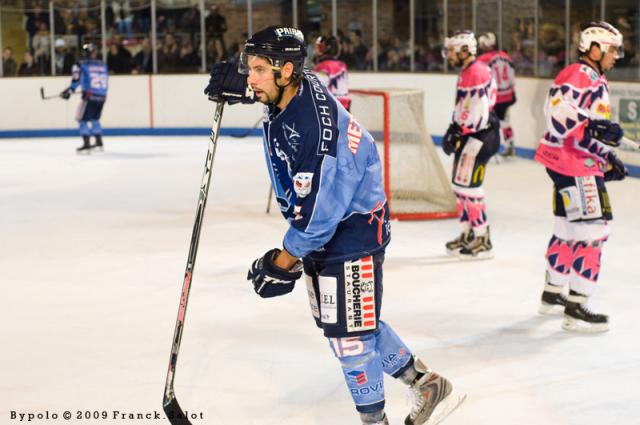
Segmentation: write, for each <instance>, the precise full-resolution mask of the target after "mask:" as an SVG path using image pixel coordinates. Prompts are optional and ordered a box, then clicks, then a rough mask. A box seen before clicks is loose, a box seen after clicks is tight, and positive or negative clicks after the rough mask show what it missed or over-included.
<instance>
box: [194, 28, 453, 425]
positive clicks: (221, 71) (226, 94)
mask: <svg viewBox="0 0 640 425" xmlns="http://www.w3.org/2000/svg"><path fill="white" fill-rule="evenodd" d="M306 51H307V50H306V43H305V41H304V35H303V34H302V32H301V31H300V30H298V29H296V28H287V27H268V28H266V29H264V30H262V31H259V32H257V33H255V34H253V36H252V37H251V38H250V39H249V40H247V42H246V43H245V46H244V52H243V55H242V56H241V59H240V68H238V65H237V64H231V63H224V62H223V63H217V64H215V65H214V66H213V70H212V72H211V80H210V82H209V85H208V86H207V88H206V90H205V93H206V94H207V95H208V96H209V98H210V99H211V100H215V101H218V102H220V101H223V102H228V103H229V104H233V103H253V102H255V101H259V102H262V103H263V104H264V105H265V119H264V122H263V128H264V138H263V142H264V152H265V159H266V162H267V168H268V169H269V175H270V178H271V182H272V184H273V188H274V192H275V194H276V199H277V200H278V203H279V205H280V211H281V213H282V215H283V217H284V218H285V219H286V220H287V222H288V226H287V232H286V234H285V235H284V238H283V239H282V248H274V249H271V250H269V251H268V252H267V253H266V254H264V255H263V256H261V257H259V258H258V259H256V260H255V261H254V262H253V263H252V264H251V267H250V269H249V273H248V276H247V279H248V280H250V281H251V283H252V285H253V289H254V290H255V292H256V293H257V294H258V295H259V296H260V297H263V298H269V297H277V296H284V295H286V294H288V293H290V292H291V291H292V290H293V289H294V286H295V285H296V281H297V280H299V279H301V278H302V275H303V270H304V278H303V279H302V280H303V282H301V283H299V285H300V284H301V285H303V286H304V290H305V291H306V292H307V294H308V295H309V303H310V306H311V313H312V316H313V320H314V322H315V324H316V325H317V326H318V327H319V328H320V329H321V330H322V332H323V334H324V336H325V337H326V338H327V339H328V340H327V342H328V345H329V346H330V347H331V350H332V351H333V353H334V355H335V357H336V358H337V359H338V361H339V364H340V366H341V368H342V374H343V376H344V379H345V383H346V386H347V388H348V393H349V394H350V395H351V397H352V399H353V401H354V404H355V407H356V410H357V412H358V413H359V416H360V420H361V423H362V424H365V425H388V423H389V422H388V419H387V416H386V414H385V410H384V406H385V391H384V375H389V376H391V377H393V378H396V379H398V380H399V381H401V382H402V383H404V384H405V385H407V386H408V387H409V389H410V391H411V393H412V395H414V396H415V397H414V402H413V404H412V406H411V410H410V411H409V414H408V415H407V417H406V418H405V422H404V423H405V424H406V425H421V424H424V423H425V422H426V421H427V420H431V421H432V423H434V422H433V421H436V420H437V418H438V416H439V415H445V416H446V414H448V413H449V412H450V411H451V410H452V409H454V408H455V407H457V406H458V405H459V403H461V402H462V400H464V398H463V397H462V398H461V397H459V396H458V395H456V393H455V392H454V391H453V386H452V384H451V382H450V381H449V380H447V379H446V378H444V377H443V376H441V375H439V374H437V373H435V372H434V371H432V370H431V369H429V368H428V367H426V366H425V364H424V363H423V362H421V361H420V360H419V359H418V358H417V357H415V356H414V354H413V353H412V351H411V350H410V349H409V347H408V346H407V345H405V343H404V342H403V341H402V340H401V339H400V337H399V336H398V335H397V334H396V332H395V331H394V330H393V328H392V327H391V326H390V325H389V324H387V323H386V322H385V321H383V320H381V316H380V314H381V306H382V289H383V272H382V271H383V263H384V253H385V249H386V246H387V244H388V243H389V240H390V225H389V208H388V204H387V199H386V195H385V191H384V185H383V183H382V175H381V172H380V170H381V165H380V157H379V156H378V151H377V148H376V145H375V142H374V140H373V138H372V137H371V135H370V134H369V133H368V132H367V130H366V129H365V128H364V127H362V126H361V125H360V124H359V123H358V121H357V120H356V118H355V117H353V116H352V115H351V114H349V113H348V112H347V110H346V109H345V108H344V107H343V106H342V105H341V104H340V103H339V101H338V100H337V99H336V98H335V97H334V96H332V95H331V94H330V93H329V91H328V88H327V87H326V86H324V85H323V84H322V83H321V82H320V80H319V79H318V77H317V76H315V75H314V74H312V73H310V72H308V71H307V70H305V69H304V68H303V64H304V59H305V56H306ZM301 266H302V267H301ZM301 268H302V269H303V270H301ZM283 301H284V300H283ZM280 332H284V333H285V334H286V332H287V329H286V328H284V329H281V330H280ZM283 335H284V334H283ZM430 418H431V419H430ZM320 420H324V421H325V422H331V423H333V422H334V421H335V420H336V419H335V418H333V419H331V418H329V419H328V418H323V419H320Z"/></svg>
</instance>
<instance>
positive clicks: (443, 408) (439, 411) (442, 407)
mask: <svg viewBox="0 0 640 425" xmlns="http://www.w3.org/2000/svg"><path fill="white" fill-rule="evenodd" d="M466 399H467V395H466V394H464V393H459V392H457V391H455V390H454V391H452V392H451V394H449V395H448V396H447V397H445V398H444V400H442V401H441V402H440V403H438V405H437V406H436V408H435V409H434V410H433V413H432V414H431V416H430V417H429V419H428V420H427V421H426V422H425V423H424V425H438V424H439V423H441V422H442V421H444V420H445V419H447V417H448V416H449V415H450V414H451V413H453V411H454V410H456V409H457V408H458V407H460V405H461V404H462V403H463V402H464V401H465V400H466Z"/></svg>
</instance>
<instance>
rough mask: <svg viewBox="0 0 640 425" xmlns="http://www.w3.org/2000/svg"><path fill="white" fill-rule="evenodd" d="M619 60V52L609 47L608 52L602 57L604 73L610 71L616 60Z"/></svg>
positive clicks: (601, 65)
mask: <svg viewBox="0 0 640 425" xmlns="http://www.w3.org/2000/svg"><path fill="white" fill-rule="evenodd" d="M617 58H618V52H617V50H616V48H615V46H609V48H608V49H607V51H606V52H605V53H604V55H603V56H602V60H601V61H600V67H601V68H602V70H603V71H609V70H610V69H612V68H613V66H614V65H615V64H616V59H617Z"/></svg>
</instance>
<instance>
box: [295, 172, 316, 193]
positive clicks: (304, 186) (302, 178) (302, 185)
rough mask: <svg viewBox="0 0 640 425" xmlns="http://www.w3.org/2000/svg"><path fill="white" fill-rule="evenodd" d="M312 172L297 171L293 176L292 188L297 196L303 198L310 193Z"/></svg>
mask: <svg viewBox="0 0 640 425" xmlns="http://www.w3.org/2000/svg"><path fill="white" fill-rule="evenodd" d="M312 181H313V173H297V174H296V175H295V176H293V188H294V190H295V191H296V195H298V198H304V197H305V196H307V195H308V194H310V193H311V182H312Z"/></svg>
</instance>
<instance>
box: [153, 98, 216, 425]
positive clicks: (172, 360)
mask: <svg viewBox="0 0 640 425" xmlns="http://www.w3.org/2000/svg"><path fill="white" fill-rule="evenodd" d="M223 110H224V102H220V103H218V104H217V106H216V112H215V115H214V117H213V125H212V127H211V136H210V137H209V149H208V151H207V159H206V161H205V163H204V173H203V175H202V183H201V184H200V195H199V197H198V207H197V208H196V220H195V223H194V224H193V232H192V233H191V244H190V245H189V256H188V257H187V267H186V270H185V272H184V282H183V284H182V294H181V296H180V305H179V306H178V318H177V320H176V328H175V330H174V332H173V345H172V346H171V356H170V357H169V369H168V371H167V381H166V384H165V386H164V398H163V400H162V405H163V408H164V412H165V413H166V414H167V419H169V422H170V423H171V424H172V425H191V422H189V419H188V418H187V417H185V414H184V412H183V411H182V409H181V408H180V405H179V404H178V400H177V399H176V395H175V391H174V387H173V381H174V378H175V373H176V363H177V362H178V350H180V341H181V340H182V330H183V328H184V316H185V314H186V312H187V302H188V301H189V290H190V289H191V280H192V279H193V268H194V266H195V262H196V254H197V253H198V243H199V242H200V230H201V229H202V219H203V218H204V209H205V206H206V205H207V194H208V193H209V183H210V182H211V167H212V165H213V156H214V155H215V153H216V144H217V141H218V135H219V134H220V122H221V121H222V111H223Z"/></svg>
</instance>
